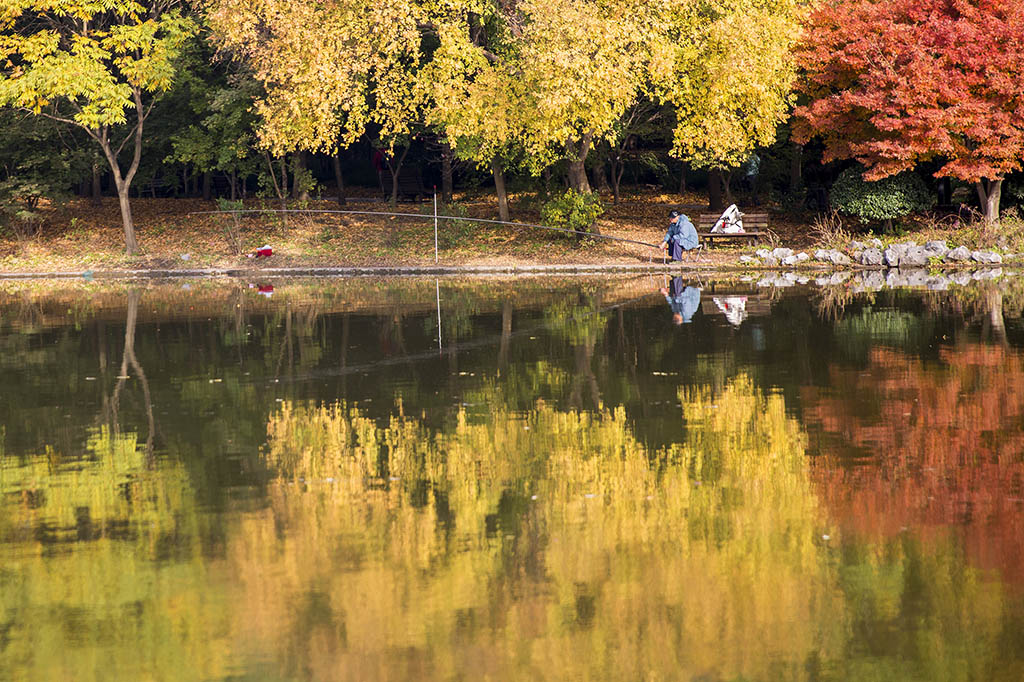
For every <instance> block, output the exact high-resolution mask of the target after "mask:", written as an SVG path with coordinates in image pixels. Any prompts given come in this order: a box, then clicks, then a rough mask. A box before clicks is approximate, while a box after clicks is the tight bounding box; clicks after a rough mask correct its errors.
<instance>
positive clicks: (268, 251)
mask: <svg viewBox="0 0 1024 682" xmlns="http://www.w3.org/2000/svg"><path fill="white" fill-rule="evenodd" d="M247 255H248V256H249V258H267V257H268V256H273V255H274V249H272V248H270V245H269V244H264V245H263V246H261V247H260V248H258V249H256V250H255V251H253V252H252V253H250V254H247Z"/></svg>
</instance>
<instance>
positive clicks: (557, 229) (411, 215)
mask: <svg viewBox="0 0 1024 682" xmlns="http://www.w3.org/2000/svg"><path fill="white" fill-rule="evenodd" d="M219 213H232V214H238V213H328V214H339V215H374V216H393V217H400V218H419V219H421V220H433V219H434V218H435V217H436V218H437V219H439V220H440V219H446V220H465V221H468V222H473V223H490V224H494V225H512V226H514V227H533V228H537V229H539V230H553V231H555V232H568V233H569V234H575V235H582V236H586V237H596V238H598V239H608V240H611V241H616V242H625V243H627V244H639V245H640V246H649V247H651V248H652V249H658V250H659V251H660V250H661V247H660V246H658V245H656V244H649V243H648V242H641V241H638V240H636V239H627V238H625V237H612V236H611V235H605V234H592V233H590V232H580V231H579V230H569V229H566V228H564V227H551V226H550V225H536V224H534V223H516V222H513V221H511V220H493V219H489V218H467V217H463V216H452V215H437V216H435V215H434V214H433V213H431V214H427V215H424V214H422V213H392V212H390V211H344V210H340V209H333V210H332V209H324V208H273V209H262V208H246V209H236V210H221V211H191V212H190V213H187V214H186V215H214V214H219Z"/></svg>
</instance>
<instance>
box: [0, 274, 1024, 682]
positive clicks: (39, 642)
mask: <svg viewBox="0 0 1024 682" xmlns="http://www.w3.org/2000/svg"><path fill="white" fill-rule="evenodd" d="M666 285H669V286H668V297H669V300H666V296H665V295H664V294H662V293H661V292H659V288H661V287H664V286H666ZM687 285H689V286H690V287H691V288H690V289H686V286H687ZM855 289H856V288H855V287H850V286H848V283H847V285H842V286H838V287H830V288H817V287H810V286H808V287H801V286H795V287H787V288H776V287H762V288H758V287H756V286H755V285H754V284H753V283H744V282H739V281H734V282H707V281H704V282H697V281H690V282H685V281H679V282H675V283H670V282H668V281H666V280H664V279H659V278H651V277H637V278H621V279H559V280H550V279H534V280H530V279H524V280H519V281H516V282H513V281H507V280H482V281H477V282H464V281H458V282H456V281H441V282H440V283H439V284H435V281H434V280H390V281H377V280H366V279H363V280H349V281H339V280H329V281H321V280H294V281H276V282H273V283H272V284H268V283H261V284H257V283H255V282H254V283H253V284H251V285H249V284H246V283H236V282H220V283H217V282H203V281H193V282H189V283H182V282H172V283H167V284H138V285H134V284H130V283H123V282H122V283H85V282H81V283H70V284H68V283H59V282H58V283H39V282H36V283H0V678H2V679H13V680H32V681H35V680H47V681H49V680H76V681H77V680H86V681H87V680H487V679H490V680H520V679H521V680H652V681H653V680H703V681H708V682H710V681H717V680H737V681H738V680H922V681H924V680H1007V681H1009V680H1013V681H1017V680H1020V679H1024V320H1022V319H1021V312H1020V311H1021V303H1024V286H1019V283H1018V282H1015V281H1007V280H1002V281H1000V282H984V283H979V282H972V283H971V284H968V285H966V286H953V287H951V288H950V290H948V291H942V292H930V291H925V290H919V291H918V290H913V289H884V290H881V291H864V292H862V293H854V290H855ZM438 300H440V334H439V330H438V322H439V318H438V309H437V301H438ZM677 323H678V324H677ZM439 341H440V348H439Z"/></svg>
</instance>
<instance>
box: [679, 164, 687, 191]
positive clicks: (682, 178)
mask: <svg viewBox="0 0 1024 682" xmlns="http://www.w3.org/2000/svg"><path fill="white" fill-rule="evenodd" d="M686 171H687V165H686V162H685V161H680V162H679V196H682V195H684V194H686Z"/></svg>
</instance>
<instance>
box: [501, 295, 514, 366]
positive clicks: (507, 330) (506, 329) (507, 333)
mask: <svg viewBox="0 0 1024 682" xmlns="http://www.w3.org/2000/svg"><path fill="white" fill-rule="evenodd" d="M511 341H512V301H509V300H508V299H506V300H505V301H504V302H502V304H501V343H500V345H499V346H498V373H499V375H500V373H501V372H502V371H504V370H506V369H507V368H508V349H509V344H510V342H511Z"/></svg>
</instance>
